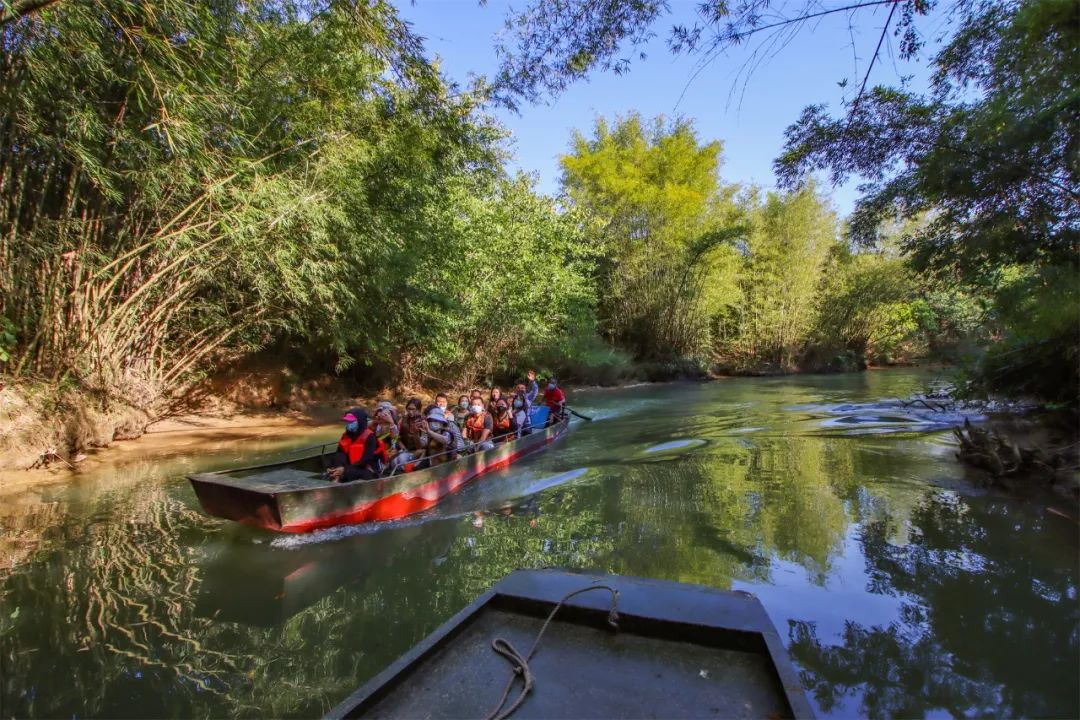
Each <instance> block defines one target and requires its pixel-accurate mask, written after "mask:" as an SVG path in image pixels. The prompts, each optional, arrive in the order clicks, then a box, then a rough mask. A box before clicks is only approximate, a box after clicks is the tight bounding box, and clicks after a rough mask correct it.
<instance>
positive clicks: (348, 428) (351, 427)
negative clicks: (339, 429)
mask: <svg viewBox="0 0 1080 720" xmlns="http://www.w3.org/2000/svg"><path fill="white" fill-rule="evenodd" d="M359 429H360V423H358V422H356V421H355V420H353V421H352V422H351V423H345V432H351V433H354V432H356V431H357V430H359Z"/></svg>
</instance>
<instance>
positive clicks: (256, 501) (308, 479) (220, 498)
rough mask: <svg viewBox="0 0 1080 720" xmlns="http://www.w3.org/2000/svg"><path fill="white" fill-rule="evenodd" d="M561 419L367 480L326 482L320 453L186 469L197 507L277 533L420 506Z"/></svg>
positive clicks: (548, 436) (532, 441) (551, 430)
mask: <svg viewBox="0 0 1080 720" xmlns="http://www.w3.org/2000/svg"><path fill="white" fill-rule="evenodd" d="M568 423H569V420H568V419H563V420H560V421H559V422H557V423H554V424H552V425H551V426H549V427H547V428H543V429H537V430H535V431H533V433H532V434H530V435H526V436H525V437H523V438H521V439H520V440H516V441H514V442H508V443H503V444H501V445H497V446H496V447H495V448H494V449H492V450H488V451H485V452H477V453H472V454H470V455H466V456H464V457H462V458H460V459H458V460H455V461H453V462H448V463H444V464H442V465H438V466H436V467H433V468H429V469H426V470H416V471H414V472H410V473H404V474H401V475H394V476H392V477H387V478H377V479H375V480H354V481H353V482H347V483H331V482H328V481H327V480H326V479H325V477H324V476H323V468H324V467H325V464H324V455H322V454H318V455H312V456H310V457H306V458H303V459H300V460H294V461H291V462H281V463H272V464H269V465H259V466H256V467H247V468H238V469H235V470H225V471H221V472H214V473H201V474H198V475H190V476H188V480H190V481H191V486H192V487H193V488H194V490H195V494H196V495H197V496H198V498H199V502H200V503H201V504H202V507H203V510H205V511H206V512H207V513H209V514H210V515H214V516H216V517H222V518H227V519H229V520H237V521H239V522H242V523H245V524H247V525H254V526H256V527H261V528H267V529H269V530H278V531H283V532H307V531H309V530H317V529H319V528H325V527H332V526H334V525H346V524H354V523H364V522H374V521H380V520H396V519H398V518H403V517H406V516H408V515H412V514H414V513H418V512H421V511H423V510H427V509H428V508H430V507H432V506H433V505H435V504H436V503H437V502H439V500H441V499H442V498H444V497H445V496H447V495H449V494H450V493H452V492H454V491H455V490H457V489H459V488H460V487H461V486H463V485H464V484H465V483H467V482H469V481H470V480H472V479H474V478H476V477H479V476H480V475H483V474H484V473H486V472H490V471H492V470H496V469H498V468H502V467H506V466H507V465H509V464H510V463H512V462H514V461H515V460H518V459H519V458H522V457H524V456H525V455H528V454H529V453H532V452H536V451H538V450H541V449H543V448H545V447H547V446H548V445H549V444H550V443H552V442H554V441H555V440H556V439H557V438H559V437H560V436H561V435H562V434H563V433H564V432H566V428H567V425H568Z"/></svg>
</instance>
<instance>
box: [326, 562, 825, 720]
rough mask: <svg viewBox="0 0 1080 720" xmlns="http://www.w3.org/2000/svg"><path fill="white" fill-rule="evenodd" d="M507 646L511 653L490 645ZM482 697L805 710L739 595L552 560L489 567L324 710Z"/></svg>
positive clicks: (424, 708) (745, 713)
mask: <svg viewBox="0 0 1080 720" xmlns="http://www.w3.org/2000/svg"><path fill="white" fill-rule="evenodd" d="M586 590H595V591H596V592H586ZM613 609H614V610H616V611H617V613H613V612H612V610H613ZM553 613H554V614H553ZM545 618H547V619H546V620H545ZM613 627H614V629H616V630H617V632H616V631H613ZM496 639H498V640H499V641H500V642H501V645H500V647H501V648H502V649H500V650H497V651H493V641H495V640H496ZM512 648H516V650H517V651H518V653H522V654H518V655H515V654H514V653H509V652H507V653H503V654H499V653H502V652H503V650H507V651H509V650H510V649H512ZM530 648H534V649H535V652H529V649H530ZM508 657H511V658H515V659H514V660H513V664H514V665H518V666H521V665H522V663H523V664H524V665H527V666H528V669H527V671H525V672H521V673H517V672H515V671H514V670H513V668H512V665H511V663H508V662H507V658H508ZM511 677H512V678H514V680H513V681H511V682H510V684H509V685H508V678H511ZM524 677H528V678H530V680H531V685H530V689H529V690H523V688H522V683H523V678H524ZM504 688H506V692H505V693H503V701H504V703H507V704H506V705H502V706H500V705H498V701H499V696H500V693H501V692H503V689H504ZM496 708H499V709H501V710H502V711H503V712H504V713H505V714H503V715H500V717H506V714H509V713H508V712H507V708H512V709H511V710H510V711H509V712H512V714H513V719H514V720H526V719H527V718H601V717H602V718H631V717H662V718H704V717H717V718H781V717H785V718H808V717H813V710H812V709H811V707H810V703H809V702H808V700H807V698H806V695H805V693H804V692H803V689H802V686H801V684H800V683H799V678H798V675H797V674H796V672H795V669H794V668H793V667H792V665H791V661H790V660H789V658H788V656H787V653H786V651H785V650H784V646H783V643H781V641H780V637H779V636H778V635H777V633H776V629H775V628H774V627H773V625H772V623H771V622H770V621H769V617H768V615H766V613H765V609H764V608H763V607H762V605H761V603H760V602H759V601H758V600H757V598H755V597H754V596H753V595H750V594H748V593H743V592H725V591H722V590H717V589H714V588H708V587H702V586H699V585H686V584H682V583H674V582H666V581H661V580H645V579H641V578H631V577H625V576H619V575H581V574H576V573H569V572H565V571H559V570H539V571H536V570H518V571H517V572H514V573H511V574H510V575H508V576H507V577H505V578H503V579H502V580H501V581H500V582H499V583H498V584H497V585H495V587H493V588H492V589H491V590H489V591H488V592H486V593H484V594H483V595H481V596H480V597H479V598H477V600H476V601H475V602H473V603H472V604H471V605H469V606H468V607H467V608H465V609H464V610H462V611H461V612H459V613H458V614H457V615H455V616H454V617H453V618H451V619H450V620H448V621H447V622H446V623H445V624H444V625H442V627H440V628H438V629H437V630H435V632H433V633H432V634H431V635H429V636H428V637H427V638H425V639H424V640H421V641H420V643H419V644H417V645H416V646H415V647H413V649H412V650H410V651H409V652H407V653H406V654H405V655H403V656H402V657H401V658H399V659H398V660H397V661H396V662H394V663H393V664H392V665H390V667H388V668H387V669H386V670H384V671H383V672H381V673H380V674H379V675H377V676H375V677H374V678H372V679H371V680H370V681H368V682H367V683H366V684H365V685H363V686H362V687H361V688H360V689H358V690H357V691H356V692H354V693H353V694H352V695H350V696H349V697H348V698H347V699H346V700H345V701H344V702H342V703H341V704H340V705H338V707H336V708H335V709H334V710H332V711H331V712H330V713H329V714H328V715H327V716H326V717H327V718H333V719H335V720H336V719H339V718H357V717H379V718H414V717H425V718H462V717H485V716H489V717H490V716H491V715H494V714H496V713H495V712H493V710H495V709H496Z"/></svg>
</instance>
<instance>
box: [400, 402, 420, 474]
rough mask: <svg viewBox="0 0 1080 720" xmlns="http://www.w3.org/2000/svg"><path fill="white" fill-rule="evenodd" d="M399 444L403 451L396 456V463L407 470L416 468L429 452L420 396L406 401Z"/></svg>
mask: <svg viewBox="0 0 1080 720" xmlns="http://www.w3.org/2000/svg"><path fill="white" fill-rule="evenodd" d="M398 444H399V445H400V446H401V452H399V453H398V455H397V457H396V458H395V462H394V465H395V467H397V468H401V469H402V470H404V471H405V472H410V471H411V470H414V469H416V468H415V465H417V464H419V463H420V462H421V461H422V460H423V459H424V455H425V454H426V453H427V446H428V428H427V421H426V420H424V416H423V415H422V414H421V412H420V398H415V397H414V398H409V401H408V402H407V403H405V416H404V417H403V418H401V427H400V428H399V432H398Z"/></svg>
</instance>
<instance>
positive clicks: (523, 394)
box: [514, 381, 532, 407]
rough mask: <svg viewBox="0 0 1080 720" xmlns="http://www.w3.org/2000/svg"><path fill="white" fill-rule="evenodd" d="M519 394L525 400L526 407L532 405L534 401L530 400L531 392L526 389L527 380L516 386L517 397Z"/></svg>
mask: <svg viewBox="0 0 1080 720" xmlns="http://www.w3.org/2000/svg"><path fill="white" fill-rule="evenodd" d="M518 395H520V396H521V399H522V400H523V401H524V402H525V407H529V406H530V405H532V402H531V401H530V400H529V392H528V390H526V389H525V381H521V382H519V383H518V384H517V385H515V386H514V397H517V396H518Z"/></svg>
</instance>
